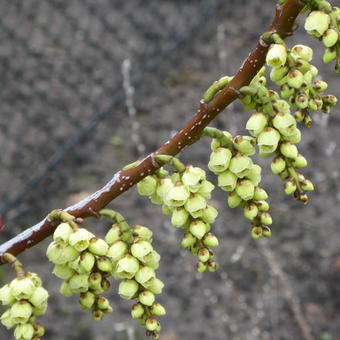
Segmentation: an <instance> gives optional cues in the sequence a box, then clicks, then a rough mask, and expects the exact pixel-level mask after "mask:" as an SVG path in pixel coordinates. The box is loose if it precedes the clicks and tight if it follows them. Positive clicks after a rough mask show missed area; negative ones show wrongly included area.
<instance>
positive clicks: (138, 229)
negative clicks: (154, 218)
mask: <svg viewBox="0 0 340 340" xmlns="http://www.w3.org/2000/svg"><path fill="white" fill-rule="evenodd" d="M132 231H133V236H134V237H138V238H139V239H141V240H143V241H151V240H152V231H151V230H150V229H149V228H147V227H143V226H141V225H136V226H135V227H133V229H132Z"/></svg>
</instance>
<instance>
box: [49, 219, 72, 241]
mask: <svg viewBox="0 0 340 340" xmlns="http://www.w3.org/2000/svg"><path fill="white" fill-rule="evenodd" d="M72 231H73V229H72V227H71V226H70V225H69V224H68V223H61V224H59V225H58V227H57V229H56V230H55V231H54V233H53V239H54V241H63V242H67V241H68V239H69V237H70V235H71V233H72Z"/></svg>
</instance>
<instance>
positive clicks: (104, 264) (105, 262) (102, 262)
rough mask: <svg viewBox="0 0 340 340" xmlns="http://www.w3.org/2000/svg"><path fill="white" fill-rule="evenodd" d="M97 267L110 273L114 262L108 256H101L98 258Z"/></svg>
mask: <svg viewBox="0 0 340 340" xmlns="http://www.w3.org/2000/svg"><path fill="white" fill-rule="evenodd" d="M97 267H98V269H99V270H101V271H102V272H104V273H110V272H112V269H113V265H112V262H111V261H110V260H109V259H108V258H107V257H99V258H98V259H97Z"/></svg>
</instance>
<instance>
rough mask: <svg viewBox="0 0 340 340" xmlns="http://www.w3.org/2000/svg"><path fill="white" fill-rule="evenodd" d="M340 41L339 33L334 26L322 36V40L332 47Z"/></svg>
mask: <svg viewBox="0 0 340 340" xmlns="http://www.w3.org/2000/svg"><path fill="white" fill-rule="evenodd" d="M338 41H339V34H338V32H337V31H336V30H335V29H334V28H329V29H328V30H327V31H326V32H325V33H324V34H323V36H322V42H323V44H324V45H325V46H326V47H332V46H334V45H335V44H336V43H337V42H338Z"/></svg>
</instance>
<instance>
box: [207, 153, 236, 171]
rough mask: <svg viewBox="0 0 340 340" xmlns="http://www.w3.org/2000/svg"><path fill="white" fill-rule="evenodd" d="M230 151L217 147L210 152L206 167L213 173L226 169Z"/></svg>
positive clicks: (230, 154) (230, 155)
mask: <svg viewBox="0 0 340 340" xmlns="http://www.w3.org/2000/svg"><path fill="white" fill-rule="evenodd" d="M231 157H232V153H231V151H230V150H229V149H227V148H217V149H216V150H214V151H213V152H212V153H211V154H210V160H209V163H208V168H209V170H211V171H212V172H214V173H215V174H218V173H221V172H223V171H225V170H227V169H228V166H229V163H230V160H231Z"/></svg>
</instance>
